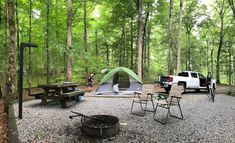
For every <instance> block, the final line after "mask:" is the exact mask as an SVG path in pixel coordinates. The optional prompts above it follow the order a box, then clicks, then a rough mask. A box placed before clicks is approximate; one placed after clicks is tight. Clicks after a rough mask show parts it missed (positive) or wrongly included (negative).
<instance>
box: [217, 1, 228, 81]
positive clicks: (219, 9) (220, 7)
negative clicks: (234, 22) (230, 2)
mask: <svg viewBox="0 0 235 143" xmlns="http://www.w3.org/2000/svg"><path fill="white" fill-rule="evenodd" d="M216 4H217V6H218V7H215V9H216V11H217V13H218V14H219V17H220V35H219V38H220V39H219V47H218V52H217V63H216V80H217V82H218V83H220V54H221V49H222V47H223V41H224V36H225V32H224V15H225V12H226V10H227V9H226V8H225V0H222V1H221V2H220V1H219V0H216Z"/></svg>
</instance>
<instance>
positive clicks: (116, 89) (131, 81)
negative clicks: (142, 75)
mask: <svg viewBox="0 0 235 143" xmlns="http://www.w3.org/2000/svg"><path fill="white" fill-rule="evenodd" d="M141 91H142V82H141V81H140V80H139V78H138V76H137V75H136V74H135V73H134V72H133V71H132V70H130V69H128V68H125V67H117V68H115V69H113V70H111V71H110V72H108V73H107V74H106V75H105V76H104V77H103V79H102V80H101V83H100V86H99V87H98V88H97V90H96V94H115V93H122V94H133V93H134V92H141Z"/></svg>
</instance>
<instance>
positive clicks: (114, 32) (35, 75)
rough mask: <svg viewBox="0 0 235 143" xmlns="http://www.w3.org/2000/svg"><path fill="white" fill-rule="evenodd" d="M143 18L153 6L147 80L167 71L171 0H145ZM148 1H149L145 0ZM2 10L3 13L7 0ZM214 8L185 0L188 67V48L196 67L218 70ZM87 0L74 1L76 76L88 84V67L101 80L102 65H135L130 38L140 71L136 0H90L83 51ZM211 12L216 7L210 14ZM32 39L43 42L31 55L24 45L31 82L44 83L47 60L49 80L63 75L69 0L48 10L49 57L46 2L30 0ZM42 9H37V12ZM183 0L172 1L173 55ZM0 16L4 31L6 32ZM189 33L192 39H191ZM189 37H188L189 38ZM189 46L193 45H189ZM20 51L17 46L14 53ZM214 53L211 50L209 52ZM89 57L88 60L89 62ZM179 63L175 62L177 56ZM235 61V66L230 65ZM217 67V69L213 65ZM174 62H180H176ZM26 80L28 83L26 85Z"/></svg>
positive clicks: (25, 35) (21, 1) (228, 29)
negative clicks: (84, 2)
mask: <svg viewBox="0 0 235 143" xmlns="http://www.w3.org/2000/svg"><path fill="white" fill-rule="evenodd" d="M142 3H143V22H144V21H145V18H146V13H147V11H149V13H150V14H149V20H148V24H147V30H148V29H150V39H147V40H146V41H145V42H146V43H145V44H146V47H147V45H149V50H150V52H149V53H150V55H149V56H146V57H145V59H146V60H148V59H149V63H150V64H149V65H150V66H149V67H148V64H147V62H146V63H144V65H143V67H144V68H145V70H146V73H145V75H144V76H143V77H144V82H145V81H146V82H151V81H154V80H156V79H157V77H158V75H166V74H167V71H168V59H169V58H168V55H169V54H168V52H169V50H168V36H167V32H168V17H169V1H167V0H157V1H156V0H142ZM148 4H149V5H150V6H149V7H148V6H147V5H148ZM0 5H1V16H3V1H1V2H0ZM211 5H212V7H211V9H210V11H209V10H208V9H207V6H205V5H202V4H200V3H199V1H195V0H187V1H183V27H182V39H181V45H182V50H181V55H182V56H181V63H182V64H181V67H182V70H188V69H187V64H188V58H189V57H187V55H188V52H190V53H191V55H190V58H191V63H192V67H193V70H194V71H199V72H202V73H204V74H206V73H207V72H208V71H211V70H212V72H213V74H214V75H215V71H216V69H215V65H216V56H217V50H218V43H219V32H220V28H219V25H220V17H219V15H218V14H216V6H217V5H216V4H215V3H211ZM225 8H226V9H227V10H226V11H227V12H226V16H225V21H224V24H225V35H224V41H225V42H224V46H223V50H222V54H221V69H220V72H221V75H222V76H221V80H222V82H223V83H228V79H229V78H228V77H229V75H231V76H232V78H233V83H235V74H234V69H235V58H234V56H232V57H231V58H232V62H231V63H229V53H228V49H229V48H231V52H232V55H234V53H235V48H234V41H235V38H234V37H235V32H234V31H235V26H234V18H233V13H232V10H231V9H230V8H229V7H228V3H227V1H226V7H225ZM83 12H84V11H83V1H80V0H75V1H73V23H72V47H71V50H70V51H69V52H70V53H71V57H72V61H73V62H72V64H73V78H72V80H73V81H76V82H79V83H80V84H83V85H85V84H86V75H85V67H88V69H89V73H94V74H95V76H94V78H95V82H96V83H99V81H100V79H102V77H103V75H102V74H101V71H102V69H105V68H114V67H117V66H125V67H127V68H131V41H132V40H133V48H134V50H133V59H134V61H133V63H132V64H133V71H135V72H136V71H137V29H138V25H137V8H136V4H135V1H134V0H119V1H114V0H87V22H88V26H87V28H88V52H85V49H84V41H83V27H84V23H83V20H84V19H83ZM18 13H19V33H20V39H19V40H20V42H27V41H28V39H29V14H30V12H29V2H28V1H27V0H18ZM210 13H212V14H211V15H210ZM31 14H32V35H31V39H32V43H36V44H38V45H39V47H38V48H37V49H33V50H31V60H29V54H28V50H26V51H25V60H24V69H25V71H24V77H25V79H27V78H28V77H29V75H31V79H32V84H33V86H37V85H38V84H44V83H46V65H47V64H49V65H50V78H51V82H58V81H62V80H65V72H66V70H65V63H66V61H65V57H64V55H65V52H67V51H65V50H66V48H65V47H66V35H67V3H66V1H59V0H51V1H50V13H49V52H50V62H49V63H47V61H46V50H45V30H46V7H45V2H44V1H41V0H39V1H32V13H31ZM37 14H38V15H37ZM178 16H179V0H175V1H174V9H173V36H174V55H175V57H174V59H175V61H176V48H177V38H178V37H177V36H178ZM131 19H132V20H133V31H132V32H133V35H132V36H133V37H131ZM2 34H3V33H2V18H1V28H0V35H1V37H2ZM188 35H189V36H190V41H189V39H188ZM188 42H190V43H188ZM0 48H1V50H0V57H1V59H3V58H2V56H3V53H2V40H1V41H0ZM189 49H190V50H189ZM17 53H18V51H17V52H16V54H17ZM211 54H212V56H211ZM85 60H87V61H88V64H87V65H85ZM29 62H31V64H32V65H31V66H32V71H31V73H29V69H28V64H29ZM2 63H3V60H1V61H0V68H1V69H0V73H2V72H3V70H2V69H3V68H2V67H4V65H3V64H2ZM175 65H176V62H175ZM228 65H231V67H232V69H231V70H230V72H232V73H229V69H228ZM211 67H213V69H211ZM175 68H176V67H175ZM27 84H28V83H27V80H24V85H25V86H27Z"/></svg>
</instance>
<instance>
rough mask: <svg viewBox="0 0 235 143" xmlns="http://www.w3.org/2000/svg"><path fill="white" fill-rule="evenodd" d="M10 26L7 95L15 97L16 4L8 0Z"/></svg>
mask: <svg viewBox="0 0 235 143" xmlns="http://www.w3.org/2000/svg"><path fill="white" fill-rule="evenodd" d="M8 24H9V31H10V46H9V47H10V49H9V63H8V67H7V68H8V69H7V81H6V88H7V90H6V95H15V93H16V63H15V48H16V47H15V44H16V34H15V32H16V31H15V2H14V0H8Z"/></svg>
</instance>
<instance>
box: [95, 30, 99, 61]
mask: <svg viewBox="0 0 235 143" xmlns="http://www.w3.org/2000/svg"><path fill="white" fill-rule="evenodd" d="M95 55H96V58H98V55H99V51H98V32H97V30H95Z"/></svg>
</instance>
